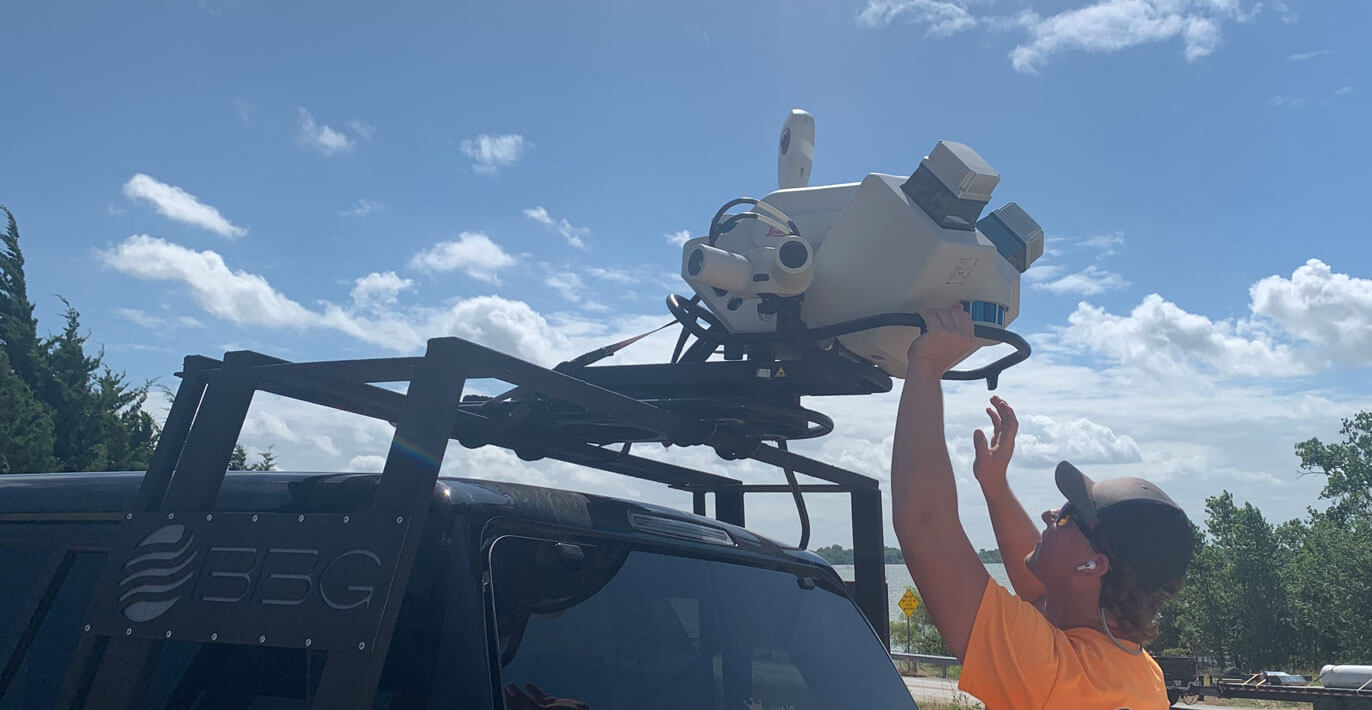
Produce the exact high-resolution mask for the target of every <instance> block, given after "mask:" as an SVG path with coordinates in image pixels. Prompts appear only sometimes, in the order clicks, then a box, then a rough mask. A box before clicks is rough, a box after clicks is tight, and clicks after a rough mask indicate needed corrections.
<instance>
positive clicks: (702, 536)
mask: <svg viewBox="0 0 1372 710" xmlns="http://www.w3.org/2000/svg"><path fill="white" fill-rule="evenodd" d="M440 341H442V342H440ZM359 363H362V364H359ZM454 363H460V364H461V367H459V366H458V365H455V364H454ZM463 368H466V369H465V370H464V369H463ZM502 368H503V369H502ZM454 371H456V375H454V374H453V373H454ZM501 373H503V374H502V376H503V377H505V378H507V379H508V380H509V381H512V382H515V383H516V384H517V385H519V386H521V387H528V388H531V389H532V390H537V391H547V390H550V389H551V390H555V389H556V388H557V387H559V386H560V387H569V388H571V390H576V391H580V389H585V388H586V387H590V385H586V384H585V382H584V381H583V380H578V379H576V378H571V377H566V376H563V375H560V374H558V373H554V372H553V371H551V370H544V369H542V368H537V367H536V366H532V365H528V364H527V363H518V361H514V360H513V359H512V358H508V356H504V355H500V354H498V353H494V352H493V351H487V350H485V349H484V348H480V347H479V346H474V345H472V344H470V343H466V342H465V341H460V340H458V339H455V338H452V339H436V340H435V341H431V342H430V348H429V352H428V354H426V355H425V356H424V357H420V358H392V359H387V360H385V361H349V362H343V363H338V362H331V363H286V362H284V361H280V360H275V359H272V358H267V357H265V356H261V355H257V354H255V353H248V354H243V353H230V354H229V355H226V357H225V358H224V360H223V361H219V360H212V359H209V358H194V357H193V358H187V360H186V367H185V370H184V371H183V372H182V373H179V374H181V375H182V377H183V378H184V379H183V382H182V384H181V387H180V388H179V390H178V392H177V396H176V401H175V402H174V403H173V405H172V409H171V412H170V413H169V414H168V417H167V422H166V425H165V426H164V428H163V431H162V436H161V439H160V441H159V445H158V450H157V452H156V453H155V454H154V457H153V461H152V463H151V465H150V466H149V470H148V471H147V472H123V473H118V472H110V473H67V474H23V475H8V476H3V477H0V570H3V577H0V579H3V582H2V583H0V668H2V669H3V671H0V709H8V708H49V707H118V708H128V707H153V708H161V707H177V708H181V707H191V708H210V707H213V708H221V707H226V708H278V707H315V708H336V707H391V708H402V707H404V708H408V707H443V708H482V709H487V708H489V709H497V708H509V709H510V710H523V709H525V708H589V709H592V710H627V709H630V708H632V709H635V710H637V709H642V708H660V709H669V710H670V709H680V710H688V709H689V710H695V709H714V708H718V709H720V710H781V709H788V710H808V709H823V708H859V707H860V708H914V707H915V704H914V702H913V701H912V699H911V696H910V693H909V691H908V690H907V689H906V687H905V685H904V683H903V682H902V680H901V678H900V677H899V675H898V674H897V672H896V670H895V668H894V666H893V664H892V661H891V659H890V657H889V655H888V653H887V648H886V646H885V645H884V637H885V633H884V632H885V628H884V624H880V626H878V625H877V624H874V623H873V622H872V621H871V619H872V618H874V616H875V614H874V613H871V612H870V611H869V612H868V613H864V607H863V606H862V605H860V604H859V603H857V602H855V601H854V597H852V596H850V592H849V589H848V587H847V586H846V585H845V583H844V582H843V581H841V580H840V578H839V577H838V576H837V574H836V573H835V572H834V571H833V569H832V568H831V567H830V566H829V565H828V564H827V563H825V562H824V560H823V559H821V558H820V557H818V556H817V555H815V554H813V553H810V552H807V551H804V550H801V549H796V548H794V547H788V546H786V545H782V544H779V543H777V542H774V541H772V540H769V539H767V538H765V537H762V536H760V535H757V534H755V533H752V532H749V531H748V530H747V529H746V528H744V527H742V526H741V525H737V524H732V523H731V522H727V521H724V520H721V519H718V518H719V517H727V516H723V515H721V514H723V513H728V512H729V511H731V510H732V511H734V513H733V514H734V517H735V519H736V522H741V518H742V506H741V502H740V501H741V492H739V491H734V490H725V489H728V488H729V487H730V486H732V485H734V484H725V483H720V482H719V481H714V480H713V479H703V478H702V479H691V478H689V477H687V476H686V475H685V473H683V472H682V471H679V470H676V469H674V468H671V467H664V466H665V465H663V464H650V463H646V461H647V460H646V459H638V458H637V457H634V456H632V455H629V454H628V453H627V447H625V450H624V451H621V452H609V453H611V454H614V453H618V456H615V457H610V456H606V457H605V458H604V459H599V458H597V457H598V456H600V454H597V453H595V451H600V450H601V448H600V447H596V446H589V445H587V444H584V443H583V444H581V446H582V447H583V448H577V446H576V445H574V444H575V442H570V441H567V440H565V438H559V436H560V435H558V434H556V433H555V432H545V434H544V436H542V438H539V439H538V442H537V443H538V445H539V446H540V447H541V448H540V453H542V454H543V455H548V456H553V457H559V458H563V459H564V460H578V461H581V462H583V463H586V462H589V463H591V464H603V465H602V466H601V467H602V468H606V469H607V470H621V472H628V471H627V470H626V469H624V467H625V466H626V462H635V461H640V462H645V463H641V464H635V465H639V466H640V467H641V470H639V473H640V474H642V475H643V476H645V477H649V476H651V477H653V478H654V479H656V480H663V481H664V482H668V483H673V484H674V485H678V486H686V485H687V484H689V483H692V482H693V481H694V482H696V483H699V482H701V481H705V482H706V483H709V484H711V485H719V486H721V488H719V489H718V490H716V491H715V492H716V493H717V494H720V497H717V500H716V510H717V517H716V518H710V517H706V516H704V515H700V514H695V513H687V512H684V511H680V510H676V509H672V508H667V507H662V506H657V505H651V504H647V503H643V502H634V501H626V500H617V499H613V498H608V497H601V496H595V495H588V494H584V493H578V492H572V491H567V490H557V489H550V488H540V487H533V486H527V485H518V484H514V483H507V482H501V481H490V480H479V479H478V478H448V477H439V475H438V471H439V465H440V464H441V461H442V458H443V451H444V450H445V448H446V445H447V443H448V441H449V440H450V439H458V440H460V441H462V443H465V444H467V445H485V444H488V443H497V444H500V443H502V442H504V443H511V442H512V441H513V439H511V438H510V437H512V436H514V434H513V433H512V432H515V429H513V428H511V427H512V426H513V425H509V426H504V425H499V423H498V422H495V421H494V419H493V418H486V417H480V416H477V415H471V416H464V415H462V412H461V408H460V407H456V406H455V403H456V402H458V401H460V393H461V390H462V386H463V382H464V380H465V378H466V377H472V376H491V375H492V374H501ZM555 375H556V376H555ZM397 380H408V381H409V382H410V384H409V386H408V390H407V391H406V392H400V391H397V390H396V389H394V388H385V387H378V386H376V385H375V384H373V383H376V382H394V381H397ZM573 380H575V381H573ZM597 389H598V388H597ZM256 391H270V392H275V393H277V394H282V395H285V396H293V397H296V398H299V399H305V400H308V401H313V402H317V403H321V404H324V405H325V406H332V407H337V408H342V409H346V410H348V411H353V412H357V413H362V414H364V415H368V416H377V417H380V418H383V419H386V420H388V421H391V422H392V423H395V424H396V435H395V440H394V441H393V442H392V445H391V449H390V452H389V457H388V459H387V463H386V467H385V469H384V470H383V472H381V473H379V474H377V473H278V472H229V473H225V471H224V468H225V463H226V461H227V457H228V454H229V452H230V451H231V450H232V447H233V444H234V443H235V442H236V440H237V436H238V433H239V431H240V429H241V426H242V422H243V417H244V416H245V415H246V412H247V407H248V405H249V403H250V402H251V399H252V394H253V393H254V392H256ZM588 391H589V390H588ZM604 392H606V390H599V392H596V393H593V394H594V396H597V397H601V398H602V399H601V400H597V401H596V402H594V403H593V405H592V406H593V407H595V408H597V411H601V412H606V411H609V412H613V411H615V408H616V407H621V408H626V411H627V410H628V409H633V407H634V405H633V404H630V403H631V402H636V401H637V400H634V399H633V398H630V397H606V396H605V395H604V394H601V393H604ZM562 394H563V396H566V397H567V398H568V399H571V400H575V399H576V396H574V395H575V392H573V393H572V394H568V393H567V392H563V393H562ZM611 394H613V393H611ZM621 400H622V401H621ZM455 411H456V412H457V416H456V417H454V412H455ZM642 411H644V412H646V411H647V410H642ZM455 419H456V422H457V424H456V425H455V424H454V420H455ZM663 421H664V422H667V421H668V420H665V419H664V420H663ZM639 423H642V421H640V422H639ZM659 426H669V424H660V425H659ZM502 427H503V428H502ZM527 433H528V432H525V434H527ZM678 434H679V435H681V436H682V437H683V438H685V437H686V434H683V433H681V432H678ZM709 436H712V437H718V436H719V433H718V432H712V433H710V434H709ZM517 438H518V437H516V439H517ZM519 440H524V439H519ZM713 441H714V443H715V445H716V446H722V445H723V444H721V443H720V442H721V441H722V442H724V443H729V442H730V441H733V440H732V439H718V438H715V439H713ZM763 448H768V449H771V448H772V447H767V446H766V445H765V444H764V445H763ZM736 453H737V452H736ZM742 454H744V455H747V454H748V452H742ZM751 455H755V456H767V457H771V458H775V457H777V456H780V454H778V453H776V451H775V449H773V450H771V451H768V452H763V453H761V454H758V453H756V452H753V453H752V454H751ZM788 456H791V457H793V458H786V459H785V460H786V462H787V463H788V464H793V465H797V466H798V467H799V466H803V465H804V463H805V461H806V460H805V459H804V458H803V457H795V456H794V455H793V454H788ZM473 473H474V474H477V475H479V473H480V472H473ZM830 473H831V474H832V472H830ZM672 475H678V476H681V478H680V479H673V478H672ZM832 476H833V477H836V478H840V481H841V482H842V485H839V484H834V486H835V487H843V486H854V485H857V483H858V482H855V481H854V480H851V479H846V478H841V477H838V476H837V474H832ZM699 490H700V489H693V492H694V493H696V494H697V495H696V496H695V497H696V499H697V501H699V499H700V498H702V497H703V494H699ZM721 491H722V493H721ZM734 493H737V494H738V495H737V498H738V500H734V499H732V498H730V497H729V495H732V494H734ZM859 493H860V494H861V495H859ZM859 493H855V494H854V501H855V503H854V510H855V512H856V511H858V510H859V500H861V501H863V502H868V501H871V500H872V499H873V496H872V495H871V490H870V489H867V488H863V490H862V491H859ZM875 500H876V501H877V503H878V505H879V501H880V496H879V493H878V494H877V495H876V496H875ZM730 501H733V502H730ZM703 507H704V506H703V505H699V506H697V509H696V510H697V512H703ZM856 523H857V521H855V524H856ZM870 523H871V521H870V520H868V521H865V523H864V524H870ZM876 524H877V525H879V524H880V517H879V510H878V517H877V520H876ZM866 529H867V528H864V530H866ZM855 536H857V537H860V538H862V539H863V540H865V539H866V538H865V537H863V536H869V535H868V533H864V532H861V531H859V532H858V533H855ZM878 541H879V539H878ZM868 547H870V546H868ZM869 552H873V554H875V555H877V557H875V558H873V559H875V560H876V564H877V565H879V564H880V559H879V554H880V553H879V545H878V546H877V548H876V550H875V551H871V550H869ZM867 562H868V566H867V567H866V568H865V569H863V570H859V577H862V576H863V575H864V574H865V575H869V578H870V575H871V573H872V570H871V560H867ZM877 579H878V581H879V582H882V584H881V585H879V586H880V587H884V579H883V578H880V577H878V578H877ZM860 581H861V580H860ZM857 594H858V596H862V595H863V594H864V592H863V591H862V590H859V591H858V593H857ZM865 594H866V595H867V598H878V599H880V598H882V597H878V596H877V595H882V596H884V589H883V588H877V589H875V590H867V591H866V592H865ZM883 606H884V604H883ZM882 618H884V610H883V617H882Z"/></svg>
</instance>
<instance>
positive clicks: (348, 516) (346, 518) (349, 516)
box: [343, 515, 353, 525]
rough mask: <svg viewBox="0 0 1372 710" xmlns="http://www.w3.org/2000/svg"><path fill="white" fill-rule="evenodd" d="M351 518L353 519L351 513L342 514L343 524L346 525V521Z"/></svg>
mask: <svg viewBox="0 0 1372 710" xmlns="http://www.w3.org/2000/svg"><path fill="white" fill-rule="evenodd" d="M352 519H353V517H352V516H351V515H345V516H343V524H344V525H347V524H348V521H349V520H352Z"/></svg>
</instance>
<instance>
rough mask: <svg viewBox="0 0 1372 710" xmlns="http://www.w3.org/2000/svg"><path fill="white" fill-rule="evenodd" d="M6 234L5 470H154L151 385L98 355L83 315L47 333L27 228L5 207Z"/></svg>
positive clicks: (0, 381) (1, 314)
mask: <svg viewBox="0 0 1372 710" xmlns="http://www.w3.org/2000/svg"><path fill="white" fill-rule="evenodd" d="M0 211H3V212H4V213H5V217H6V229H5V232H4V234H3V235H0V242H3V244H2V246H3V248H0V356H2V357H0V401H4V402H5V403H6V404H7V409H8V411H5V412H3V413H0V473H19V472H43V471H52V470H57V471H96V470H134V471H136V470H146V469H147V465H148V459H149V458H150V457H151V456H152V451H153V447H154V445H155V443H156V440H157V426H156V424H155V423H154V422H153V420H152V417H151V416H149V415H148V413H147V412H145V411H143V403H144V401H145V400H146V399H147V395H148V386H147V385H146V384H143V385H134V384H131V383H129V382H128V381H127V380H126V379H125V377H124V375H123V373H116V372H114V371H113V370H111V369H110V368H109V367H108V366H107V365H106V364H105V354H104V351H103V350H98V351H96V352H95V353H90V352H88V351H87V348H86V340H87V336H85V335H84V334H82V331H81V321H80V314H79V313H78V312H77V311H76V309H75V308H73V307H72V306H71V304H69V303H67V302H66V301H65V300H63V304H64V305H66V312H65V313H64V318H65V324H64V327H63V329H62V332H60V333H58V334H56V335H52V336H49V337H47V338H41V339H40V338H39V336H38V323H37V320H36V319H35V318H34V316H33V303H32V302H31V301H29V297H28V286H27V283H26V281H25V278H24V255H23V252H22V251H21V250H20V248H19V226H18V224H17V223H16V221H15V219H14V215H13V214H12V213H11V212H10V211H9V210H8V209H6V208H5V207H4V206H0Z"/></svg>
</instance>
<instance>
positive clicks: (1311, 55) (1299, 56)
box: [1286, 49, 1333, 62]
mask: <svg viewBox="0 0 1372 710" xmlns="http://www.w3.org/2000/svg"><path fill="white" fill-rule="evenodd" d="M1330 54H1333V51H1332V50H1328V49H1317V50H1315V51H1313V52H1297V53H1295V54H1292V55H1290V56H1288V57H1287V58H1286V61H1288V62H1304V61H1307V60H1310V59H1315V58H1316V57H1327V56H1329V55H1330Z"/></svg>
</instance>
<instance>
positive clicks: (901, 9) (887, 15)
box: [857, 0, 977, 37]
mask: <svg viewBox="0 0 1372 710" xmlns="http://www.w3.org/2000/svg"><path fill="white" fill-rule="evenodd" d="M965 5H966V3H965V2H947V1H946V0H868V2H867V5H866V7H864V8H862V12H861V13H859V14H858V18H857V20H858V24H861V25H866V26H868V27H886V26H887V25H890V24H891V23H892V22H893V21H895V20H896V19H898V18H904V19H905V20H906V21H907V22H909V23H910V24H915V25H925V26H926V27H927V29H926V30H925V34H927V35H928V36H930V37H947V36H949V35H953V34H956V33H958V32H961V31H963V30H966V29H970V28H972V27H975V26H976V24H977V19H976V18H975V17H973V16H972V14H971V13H969V12H968V11H967V8H966V7H965Z"/></svg>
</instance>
